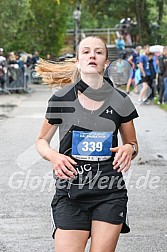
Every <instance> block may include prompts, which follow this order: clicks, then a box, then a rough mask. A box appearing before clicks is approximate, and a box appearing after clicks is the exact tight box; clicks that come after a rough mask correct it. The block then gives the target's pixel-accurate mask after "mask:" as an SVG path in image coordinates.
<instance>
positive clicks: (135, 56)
mask: <svg viewBox="0 0 167 252" xmlns="http://www.w3.org/2000/svg"><path fill="white" fill-rule="evenodd" d="M141 49H142V47H141V46H137V47H136V49H135V51H134V52H133V53H132V54H131V55H130V56H129V58H128V59H127V61H128V62H129V63H130V64H131V66H132V69H133V74H132V77H131V78H129V80H128V82H127V85H126V93H127V94H129V91H130V86H131V85H132V84H134V86H135V87H136V88H137V85H135V71H136V68H137V64H138V61H139V56H140V51H141Z"/></svg>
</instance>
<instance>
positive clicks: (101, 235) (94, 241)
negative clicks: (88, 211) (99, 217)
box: [90, 221, 122, 252]
mask: <svg viewBox="0 0 167 252" xmlns="http://www.w3.org/2000/svg"><path fill="white" fill-rule="evenodd" d="M121 228H122V224H119V225H115V224H110V223H107V222H102V221H92V229H91V247H90V252H104V251H105V252H114V251H115V247H116V245H117V241H118V238H119V234H120V232H121Z"/></svg>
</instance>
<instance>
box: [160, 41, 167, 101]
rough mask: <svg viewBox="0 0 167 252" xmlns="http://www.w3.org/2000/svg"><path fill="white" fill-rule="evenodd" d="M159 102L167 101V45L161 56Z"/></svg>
mask: <svg viewBox="0 0 167 252" xmlns="http://www.w3.org/2000/svg"><path fill="white" fill-rule="evenodd" d="M158 79H159V83H158V86H159V102H158V104H162V103H163V102H165V103H167V46H164V49H163V53H162V56H160V57H159V74H158Z"/></svg>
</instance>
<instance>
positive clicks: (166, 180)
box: [0, 85, 167, 252]
mask: <svg viewBox="0 0 167 252" xmlns="http://www.w3.org/2000/svg"><path fill="white" fill-rule="evenodd" d="M31 88H32V92H30V93H29V94H12V95H2V94H1V95H0V132H1V134H0V149H1V155H0V252H23V251H24V252H31V251H32V252H35V251H43V252H49V251H54V249H53V240H52V238H51V231H52V229H51V228H52V225H51V217H50V203H51V200H52V197H53V194H54V181H53V179H52V171H51V165H50V163H49V162H47V161H44V160H43V159H41V158H40V157H39V155H38V154H37V153H36V150H35V147H34V142H35V138H36V136H37V134H38V131H39V128H40V125H41V122H42V118H43V117H44V114H45V109H46V106H47V100H48V98H49V97H50V96H51V94H52V90H51V89H49V88H48V86H43V85H33V86H31ZM130 97H131V98H132V100H133V101H134V103H135V105H136V107H137V110H138V113H139V116H140V117H139V118H138V119H136V120H135V127H136V131H137V138H138V142H139V147H140V152H139V154H138V156H137V157H136V159H135V160H134V161H133V162H132V166H131V169H130V171H129V173H128V174H125V180H126V182H127V188H128V191H129V205H128V216H129V222H130V227H131V232H130V233H129V234H121V235H120V239H119V242H118V246H117V249H116V252H166V251H167V221H166V214H167V192H166V188H167V113H166V112H165V111H163V110H161V109H160V108H159V107H157V106H155V105H140V106H139V105H137V102H136V101H137V95H136V94H134V93H131V94H130ZM55 137H56V136H55ZM53 143H54V139H53ZM88 248H89V243H88V246H87V249H86V252H88ZM78 252H79V251H78Z"/></svg>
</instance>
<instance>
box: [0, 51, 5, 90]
mask: <svg viewBox="0 0 167 252" xmlns="http://www.w3.org/2000/svg"><path fill="white" fill-rule="evenodd" d="M5 72H6V58H5V57H4V56H3V48H0V85H1V90H2V92H5V82H6V78H5Z"/></svg>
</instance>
